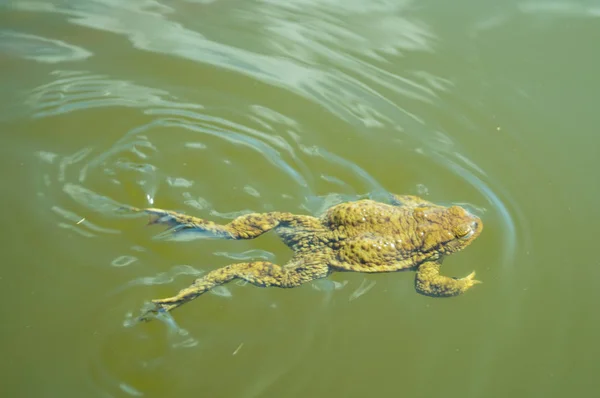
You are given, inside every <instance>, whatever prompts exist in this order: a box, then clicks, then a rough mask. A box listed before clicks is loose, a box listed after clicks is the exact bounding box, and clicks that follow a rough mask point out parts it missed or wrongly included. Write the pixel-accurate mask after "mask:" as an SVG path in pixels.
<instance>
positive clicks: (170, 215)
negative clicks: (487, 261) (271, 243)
mask: <svg viewBox="0 0 600 398" xmlns="http://www.w3.org/2000/svg"><path fill="white" fill-rule="evenodd" d="M128 210H129V211H132V212H134V213H142V214H146V215H147V216H148V225H163V226H165V227H167V229H166V231H165V232H164V233H166V234H167V235H170V234H174V235H179V234H192V235H199V236H202V237H208V238H211V239H229V240H240V239H254V238H257V237H259V236H261V235H263V234H265V233H267V232H269V231H273V232H274V233H275V234H277V236H278V237H279V238H280V239H281V240H282V241H283V243H285V245H286V246H288V247H289V248H290V249H291V250H292V251H293V254H292V256H291V259H290V260H289V261H288V262H287V263H285V264H283V265H278V264H274V263H272V262H269V261H249V262H239V263H233V264H230V265H226V266H223V267H220V268H217V269H214V270H211V271H209V272H207V273H206V274H203V275H202V276H200V277H198V278H197V279H195V280H194V281H193V283H192V284H191V285H189V286H188V287H186V288H183V289H181V290H180V291H179V292H178V293H177V294H176V295H174V296H172V297H167V298H161V299H155V300H152V308H151V309H149V310H147V311H146V312H145V313H144V314H142V316H140V317H139V318H138V320H140V321H148V320H150V319H151V318H152V315H157V314H159V313H168V312H171V311H173V310H174V309H175V308H178V307H180V306H182V305H183V304H186V303H188V302H190V301H192V300H194V299H196V298H197V297H199V296H201V295H202V294H204V293H206V292H209V291H210V290H211V289H214V288H216V287H217V286H221V285H223V284H226V283H228V282H231V281H234V280H241V281H246V282H248V283H250V284H251V285H254V286H258V287H278V288H294V287H298V286H301V285H304V284H306V283H308V282H312V281H315V280H317V279H321V278H326V277H328V276H330V275H331V274H332V273H335V272H359V273H365V274H373V273H392V272H398V271H416V275H415V279H414V288H415V290H416V292H417V293H420V294H422V295H424V296H428V297H436V298H442V297H455V296H459V295H462V294H463V293H465V292H466V291H467V290H469V289H470V288H471V287H473V286H474V285H476V284H479V283H481V281H479V280H477V279H475V271H473V272H471V273H470V274H469V275H467V276H465V277H462V278H458V277H449V276H445V275H442V274H441V273H440V269H441V266H442V262H443V260H444V259H445V258H446V257H448V256H449V255H451V254H454V253H457V252H459V251H461V250H463V249H464V248H466V247H467V246H469V245H470V244H471V243H472V242H473V241H474V240H475V239H476V238H477V237H478V236H479V235H480V233H481V231H482V230H483V222H482V220H481V218H480V217H478V216H476V215H474V214H472V213H471V212H469V211H468V210H467V209H465V207H462V206H459V205H449V206H443V205H438V204H434V203H433V202H430V201H427V200H425V199H422V198H420V197H418V196H415V195H398V194H389V200H387V201H377V200H373V199H357V200H353V201H346V202H342V203H338V204H335V205H333V206H331V207H329V208H328V209H326V210H325V211H324V212H323V213H322V214H321V215H319V216H312V215H302V214H300V215H299V214H293V213H289V212H278V211H272V212H264V213H248V214H244V215H241V216H238V217H236V218H234V219H233V220H231V221H230V222H229V223H227V224H219V223H216V222H213V221H210V220H205V219H202V218H198V217H195V216H190V215H187V214H185V213H182V212H177V211H173V210H165V209H161V208H137V207H129V208H128Z"/></svg>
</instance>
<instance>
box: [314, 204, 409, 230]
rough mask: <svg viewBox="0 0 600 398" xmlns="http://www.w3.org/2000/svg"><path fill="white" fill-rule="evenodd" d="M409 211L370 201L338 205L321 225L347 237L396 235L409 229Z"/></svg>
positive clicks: (329, 211)
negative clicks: (338, 231)
mask: <svg viewBox="0 0 600 398" xmlns="http://www.w3.org/2000/svg"><path fill="white" fill-rule="evenodd" d="M410 213H411V211H410V209H409V208H407V207H400V206H392V205H389V204H386V203H381V202H375V201H373V200H370V199H364V200H359V201H356V202H346V203H340V204H338V205H336V206H333V207H332V208H330V209H329V210H328V211H327V213H325V214H324V215H323V218H322V219H323V224H325V225H327V226H328V227H329V228H330V229H332V230H340V231H343V232H344V233H345V234H346V235H348V237H350V236H357V235H363V234H365V233H369V234H375V235H379V234H380V235H396V234H399V233H401V232H402V230H403V229H406V228H410V225H408V224H409V221H410V219H411V216H410Z"/></svg>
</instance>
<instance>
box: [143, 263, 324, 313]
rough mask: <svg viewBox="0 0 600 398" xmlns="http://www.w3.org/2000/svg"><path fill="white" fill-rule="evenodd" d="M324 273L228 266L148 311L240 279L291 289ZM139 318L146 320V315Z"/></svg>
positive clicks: (318, 268) (309, 268) (315, 267)
mask: <svg viewBox="0 0 600 398" xmlns="http://www.w3.org/2000/svg"><path fill="white" fill-rule="evenodd" d="M328 274H329V267H328V266H327V265H326V264H310V265H305V264H298V265H295V266H289V267H281V266H279V265H277V264H273V263H269V262H265V261H257V262H252V263H238V264H231V265H228V266H226V267H222V268H218V269H216V270H214V271H211V272H209V273H208V274H206V275H205V276H203V277H201V278H198V279H196V280H195V281H194V283H193V284H192V285H190V286H189V287H187V288H185V289H182V290H181V291H179V293H178V294H177V295H175V296H173V297H169V298H164V299H158V300H152V302H153V303H154V304H155V305H156V308H154V309H152V310H150V311H148V312H149V313H157V312H161V311H171V310H173V309H175V308H177V307H179V306H181V305H183V304H185V303H187V302H188V301H191V300H193V299H195V298H196V297H198V296H200V295H201V294H203V293H206V292H207V291H209V290H210V289H212V288H214V287H216V286H219V285H222V284H225V283H227V282H230V281H232V280H234V279H242V280H245V281H248V282H250V283H252V284H253V285H255V286H259V287H270V286H274V287H281V288H291V287H296V286H300V285H302V284H303V283H305V282H309V281H312V280H315V279H319V278H324V277H326V276H327V275H328ZM139 319H140V320H148V318H147V314H144V315H143V316H142V317H140V318H139Z"/></svg>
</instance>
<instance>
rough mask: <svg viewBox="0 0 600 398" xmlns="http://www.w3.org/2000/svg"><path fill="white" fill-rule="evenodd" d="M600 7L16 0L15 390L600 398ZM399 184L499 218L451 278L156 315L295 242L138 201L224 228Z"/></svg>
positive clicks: (10, 360) (227, 292)
mask: <svg viewBox="0 0 600 398" xmlns="http://www.w3.org/2000/svg"><path fill="white" fill-rule="evenodd" d="M599 16H600V7H599V6H598V5H597V4H596V2H593V1H510V2H503V3H502V4H495V3H491V2H487V3H485V2H484V3H482V2H478V1H463V2H458V3H457V2H453V3H452V4H448V3H447V2H444V1H426V2H414V1H410V0H404V1H402V0H398V1H384V0H374V1H369V2H365V1H358V0H352V1H336V0H290V1H285V2H282V1H273V0H251V1H234V0H229V1H225V0H215V1H210V0H204V1H202V0H195V1H192V0H188V1H183V0H178V1H153V0H146V1H141V0H132V1H127V2H122V1H111V0H87V1H73V0H65V1H58V0H55V1H46V2H35V1H18V2H6V3H4V5H2V6H1V8H0V62H1V65H2V67H1V68H2V73H1V74H0V87H2V92H3V95H2V96H1V97H0V101H1V103H0V105H1V106H0V128H1V131H2V138H3V141H4V142H3V144H2V146H1V147H0V148H1V151H2V157H1V159H2V160H1V162H2V170H4V173H3V178H4V183H3V184H2V188H1V189H2V196H1V197H2V199H3V202H4V210H5V211H4V217H3V219H4V229H3V240H4V254H5V256H4V262H3V264H4V265H3V266H2V267H1V268H0V286H1V289H0V291H1V292H2V293H1V294H2V298H3V300H2V303H3V304H2V306H1V307H0V308H2V314H3V322H2V324H3V326H2V328H0V333H1V340H0V342H1V344H2V346H1V348H2V352H3V354H4V355H3V358H4V360H3V361H2V368H0V369H1V370H2V374H3V376H4V377H3V381H2V382H1V384H0V392H1V395H2V396H7V397H10V396H23V397H25V396H27V397H29V396H31V397H59V396H60V397H82V396H86V397H129V396H134V397H171V396H184V395H190V396H191V395H204V396H210V397H282V396H283V397H294V396H316V397H338V396H339V397H363V396H366V395H369V396H370V395H378V396H397V395H402V396H407V397H431V396H440V395H443V396H446V397H506V396H512V397H563V396H566V395H568V396H591V395H593V394H594V393H595V391H596V390H597V388H596V387H595V384H596V383H594V381H595V380H594V378H595V376H596V374H597V373H598V371H600V367H599V365H598V361H597V357H598V355H599V354H600V349H599V345H598V342H597V332H596V331H597V330H598V327H599V326H600V321H599V319H598V315H597V312H598V311H597V308H596V307H597V303H598V302H599V299H600V293H598V292H599V290H598V289H597V287H596V281H597V280H598V277H600V274H599V271H598V270H599V269H600V268H599V267H598V265H599V262H598V259H597V256H596V255H595V254H594V252H593V247H594V240H595V236H596V235H597V227H596V220H598V217H599V212H598V210H597V205H596V202H597V200H595V199H596V198H597V197H598V194H599V193H600V192H599V184H598V170H599V167H600V162H599V161H598V157H597V148H598V147H599V145H600V138H598V137H600V136H599V135H598V134H597V129H598V125H599V124H600V114H599V113H598V111H597V109H596V108H597V104H598V103H599V100H600V98H599V96H598V93H599V92H600V83H599V82H600V80H598V78H597V71H598V69H599V67H600V56H599V55H598V54H599V53H598V51H597V44H596V40H595V38H597V37H600V25H599V24H598V18H599ZM385 192H395V193H408V194H417V195H421V196H423V197H425V198H427V199H428V200H431V201H434V202H437V203H441V204H446V205H449V204H460V205H463V206H466V207H468V208H469V209H471V210H472V211H473V212H476V213H477V214H478V215H480V216H481V217H482V219H483V221H484V224H485V229H484V231H483V233H482V235H481V237H479V238H478V239H477V241H476V242H475V243H474V244H473V245H472V246H470V247H469V248H468V249H467V250H465V251H464V252H461V253H459V254H457V255H455V256H452V257H450V258H448V259H447V260H446V261H445V263H444V268H443V270H444V273H446V274H447V275H452V276H459V277H460V276H464V275H466V274H468V273H470V272H471V271H472V270H476V272H477V276H478V279H481V280H482V281H483V282H484V283H483V284H482V285H478V286H477V287H476V288H474V289H473V290H472V291H470V292H468V294H466V295H464V296H461V297H458V298H453V299H447V300H442V299H433V298H428V297H423V296H420V295H418V294H416V293H415V292H414V289H413V278H414V275H413V274H412V273H398V274H388V275H361V274H336V275H333V276H332V277H330V278H328V279H327V280H322V281H318V282H315V283H312V284H307V285H305V286H303V287H301V288H296V289H291V290H279V289H259V288H256V287H253V286H250V285H244V284H236V283H231V284H228V285H226V286H224V287H222V288H220V289H217V290H216V291H215V292H214V294H207V295H205V296H203V297H201V298H200V299H198V300H196V301H194V302H193V303H190V304H188V305H186V306H184V307H182V308H181V309H179V310H178V311H177V312H176V313H174V314H175V315H174V316H173V317H172V318H171V317H164V318H162V319H161V320H158V321H155V322H152V323H148V324H143V325H135V326H131V325H130V324H129V322H128V321H129V320H130V319H131V317H132V316H135V315H137V314H139V311H140V308H142V307H143V306H144V305H145V304H146V303H147V302H148V300H150V299H152V298H158V297H165V296H170V295H172V294H174V293H175V292H176V291H177V290H178V289H180V288H182V287H184V286H187V285H188V284H189V283H190V282H191V281H192V280H193V279H194V278H195V277H197V276H199V275H201V274H202V273H203V272H206V271H208V270H211V269H215V268H217V267H220V266H224V265H227V264H230V263H232V262H237V261H250V260H257V259H263V260H264V259H266V260H269V261H273V262H276V263H278V264H284V263H285V262H286V261H287V260H288V259H289V256H290V252H289V250H288V249H287V248H286V247H285V246H284V245H283V244H282V243H281V242H279V241H278V240H277V239H276V238H275V237H274V236H273V235H272V234H267V235H265V236H263V237H260V238H259V239H256V240H251V241H235V242H233V241H206V240H200V241H192V242H178V241H168V240H161V239H156V235H157V234H158V233H160V231H161V230H160V229H155V228H145V227H144V221H143V220H141V219H138V218H129V217H124V216H123V215H120V214H118V213H117V212H115V209H117V208H118V207H119V206H122V205H132V206H139V207H143V206H154V207H162V208H168V209H176V210H181V211H185V212H187V213H190V214H194V215H198V216H200V217H203V218H207V219H211V220H213V221H216V222H221V223H227V222H228V221H230V220H231V219H233V218H235V217H236V216H239V215H241V214H245V213H247V212H250V211H255V212H263V211H272V210H281V211H291V212H295V213H301V214H318V213H319V212H321V211H323V210H324V209H325V208H327V206H330V205H332V204H334V203H338V202H340V201H343V200H348V199H355V198H360V197H372V198H376V199H377V198H381V197H383V196H384V194H385Z"/></svg>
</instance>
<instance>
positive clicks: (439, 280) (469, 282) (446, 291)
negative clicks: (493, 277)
mask: <svg viewBox="0 0 600 398" xmlns="http://www.w3.org/2000/svg"><path fill="white" fill-rule="evenodd" d="M440 266H441V264H439V263H437V262H433V261H431V262H426V263H423V264H421V265H420V266H419V269H418V270H417V276H416V278H415V288H416V290H417V292H419V293H421V294H424V295H426V296H432V297H452V296H457V295H459V294H462V293H464V292H466V291H467V290H468V289H470V288H471V287H472V286H473V285H476V284H478V283H481V282H480V281H478V280H476V279H474V278H475V272H474V271H473V272H472V273H470V274H469V275H467V276H466V277H464V278H460V279H457V278H451V277H448V276H444V275H440Z"/></svg>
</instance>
